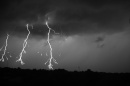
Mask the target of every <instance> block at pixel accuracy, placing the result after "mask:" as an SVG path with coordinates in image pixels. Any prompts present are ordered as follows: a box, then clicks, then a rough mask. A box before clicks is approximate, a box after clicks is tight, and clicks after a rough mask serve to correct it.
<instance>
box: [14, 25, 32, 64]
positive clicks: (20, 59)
mask: <svg viewBox="0 0 130 86" xmlns="http://www.w3.org/2000/svg"><path fill="white" fill-rule="evenodd" d="M28 26H29V25H28V24H27V25H26V27H27V30H28V34H27V37H26V39H25V40H24V43H23V49H22V51H21V53H20V54H19V59H18V60H16V62H19V61H20V63H21V65H24V64H25V63H24V62H23V60H22V57H23V54H26V50H25V48H26V46H27V43H28V42H27V40H28V38H29V35H30V30H29V29H28Z"/></svg>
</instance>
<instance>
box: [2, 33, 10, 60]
mask: <svg viewBox="0 0 130 86" xmlns="http://www.w3.org/2000/svg"><path fill="white" fill-rule="evenodd" d="M8 38H9V34H7V37H6V42H5V46H4V53H3V54H2V58H1V59H0V61H2V62H4V56H5V57H6V59H7V60H8V58H7V56H6V55H5V54H6V50H7V46H8ZM2 49H3V47H2V48H1V49H0V51H1V50H2Z"/></svg>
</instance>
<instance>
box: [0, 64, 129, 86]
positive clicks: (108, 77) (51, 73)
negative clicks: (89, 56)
mask: <svg viewBox="0 0 130 86" xmlns="http://www.w3.org/2000/svg"><path fill="white" fill-rule="evenodd" d="M0 74H1V75H0V82H1V83H2V84H9V83H12V84H14V83H21V84H25V83H26V84H38V83H44V84H45V83H48V84H52V85H53V83H55V84H58V85H61V84H63V83H64V84H65V85H67V84H70V83H71V84H72V83H74V84H80V85H82V84H87V85H88V84H91V85H98V84H99V85H104V84H106V83H107V84H106V85H111V84H112V85H121V84H128V85H130V81H129V80H130V73H105V72H93V71H91V70H90V69H88V70H87V71H82V72H78V71H74V72H68V71H66V70H64V69H57V70H44V69H39V70H37V69H32V70H30V69H21V68H8V67H5V68H0ZM7 82H9V83H7ZM106 85H105V86H106Z"/></svg>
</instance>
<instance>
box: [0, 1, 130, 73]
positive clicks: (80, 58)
mask: <svg viewBox="0 0 130 86" xmlns="http://www.w3.org/2000/svg"><path fill="white" fill-rule="evenodd" d="M0 12H1V13H0V48H1V47H2V46H5V41H6V36H7V34H9V39H8V46H7V51H6V55H7V57H8V58H9V59H8V60H6V57H4V58H5V62H0V66H1V67H21V68H29V69H32V68H36V69H43V68H47V65H48V64H47V65H45V64H44V63H45V62H46V61H47V60H48V59H49V57H50V55H49V46H48V43H47V34H48V28H47V26H46V25H45V20H48V21H49V26H50V27H51V28H52V29H53V30H55V32H56V33H59V34H55V33H54V31H51V34H50V43H51V45H52V49H53V57H54V58H55V59H56V61H57V62H58V64H55V63H54V62H53V61H52V64H53V67H54V68H56V69H58V68H62V69H67V70H72V71H73V70H78V71H80V70H87V69H91V70H93V71H100V72H130V1H124V0H122V1H117V0H116V1H114V0H3V1H1V2H0ZM26 24H29V25H30V26H29V30H30V32H31V33H30V35H29V39H28V40H27V41H28V44H27V47H26V48H25V50H26V51H27V53H26V54H23V57H22V59H23V61H24V62H25V65H21V64H20V62H16V60H17V59H18V57H19V54H20V52H21V50H22V46H23V42H24V39H25V38H26V36H27V34H28V31H27V27H26ZM32 25H33V29H32ZM2 54H3V51H0V56H2ZM10 55H11V57H10Z"/></svg>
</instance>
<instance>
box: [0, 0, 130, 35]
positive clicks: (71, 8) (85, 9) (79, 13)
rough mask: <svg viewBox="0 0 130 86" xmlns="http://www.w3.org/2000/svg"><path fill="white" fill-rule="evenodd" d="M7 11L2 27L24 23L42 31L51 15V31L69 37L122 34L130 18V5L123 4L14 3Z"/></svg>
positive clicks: (80, 1) (34, 0) (83, 0)
mask: <svg viewBox="0 0 130 86" xmlns="http://www.w3.org/2000/svg"><path fill="white" fill-rule="evenodd" d="M4 9H5V11H3V13H2V14H1V15H2V17H1V22H2V25H6V24H7V21H8V23H10V24H12V22H15V24H16V25H20V23H19V22H21V21H24V23H33V24H34V23H35V25H34V27H35V28H39V29H40V28H41V27H38V25H39V24H42V22H43V21H44V20H45V17H46V15H47V14H48V16H49V17H50V18H52V19H53V21H52V24H50V27H52V28H53V29H54V30H56V31H57V32H61V31H62V32H63V33H65V34H66V35H72V34H83V33H85V34H86V33H98V32H110V33H112V32H118V31H123V30H125V27H126V26H127V25H128V23H129V19H128V18H129V14H130V13H129V3H128V2H124V1H118V2H117V1H116V2H115V1H100V2H99V1H98V0H94V1H86V0H20V1H17V0H16V1H15V0H14V1H8V5H7V6H6V7H5V8H4ZM38 18H39V19H38ZM24 23H23V24H24ZM38 23H39V24H38ZM10 24H9V25H10ZM36 24H37V25H36ZM12 28H13V27H12ZM10 29H11V28H10ZM41 29H43V28H41ZM25 30H26V29H25ZM34 32H36V31H34Z"/></svg>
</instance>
